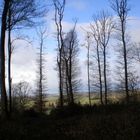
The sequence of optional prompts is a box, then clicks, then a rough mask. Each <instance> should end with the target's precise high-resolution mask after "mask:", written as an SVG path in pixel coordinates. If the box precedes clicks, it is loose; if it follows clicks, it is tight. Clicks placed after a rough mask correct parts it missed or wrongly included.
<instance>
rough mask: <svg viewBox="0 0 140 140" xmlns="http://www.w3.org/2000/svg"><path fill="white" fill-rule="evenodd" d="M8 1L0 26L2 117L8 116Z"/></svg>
mask: <svg viewBox="0 0 140 140" xmlns="http://www.w3.org/2000/svg"><path fill="white" fill-rule="evenodd" d="M9 3H10V0H5V3H4V9H3V13H2V23H1V24H2V25H1V42H0V92H1V103H2V115H3V116H4V117H6V116H7V114H8V109H7V95H6V88H5V31H6V25H7V24H6V19H7V14H8V8H9Z"/></svg>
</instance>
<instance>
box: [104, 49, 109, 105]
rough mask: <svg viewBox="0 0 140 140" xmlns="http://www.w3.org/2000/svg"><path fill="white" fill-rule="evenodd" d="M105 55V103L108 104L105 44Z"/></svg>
mask: <svg viewBox="0 0 140 140" xmlns="http://www.w3.org/2000/svg"><path fill="white" fill-rule="evenodd" d="M103 55H104V84H105V104H107V94H108V91H107V78H106V48H105V46H104V51H103Z"/></svg>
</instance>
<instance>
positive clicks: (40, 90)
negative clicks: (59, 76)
mask: <svg viewBox="0 0 140 140" xmlns="http://www.w3.org/2000/svg"><path fill="white" fill-rule="evenodd" d="M42 46H43V44H42V41H41V45H40V79H39V86H40V87H39V111H40V113H42V112H43V110H42V108H43V107H42V105H43V101H42V94H43V93H42V77H43V76H42Z"/></svg>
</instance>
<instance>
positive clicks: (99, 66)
mask: <svg viewBox="0 0 140 140" xmlns="http://www.w3.org/2000/svg"><path fill="white" fill-rule="evenodd" d="M97 41H98V40H97ZM97 61H98V72H99V82H100V101H101V104H102V105H103V104H104V103H103V91H102V74H101V63H100V54H99V43H97Z"/></svg>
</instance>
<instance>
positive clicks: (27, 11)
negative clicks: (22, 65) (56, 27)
mask: <svg viewBox="0 0 140 140" xmlns="http://www.w3.org/2000/svg"><path fill="white" fill-rule="evenodd" d="M2 6H3V8H2V17H1V43H0V48H1V50H0V68H1V70H0V81H1V82H0V93H1V108H2V114H3V115H4V116H7V115H8V112H9V113H11V112H12V93H11V92H12V78H11V56H12V51H13V47H12V40H11V38H12V37H11V36H12V31H13V30H18V29H22V27H25V26H28V27H32V26H33V25H34V23H35V22H34V19H35V18H36V17H39V16H41V15H42V14H43V12H44V9H43V10H42V9H41V7H39V6H38V5H36V1H35V0H26V1H23V0H4V1H3V5H2ZM6 31H7V32H6ZM6 33H8V35H7V36H8V41H7V42H8V91H9V95H7V93H6V86H5V72H6V71H5V54H6V53H5V49H6V47H5V46H6V45H5V39H6ZM8 97H9V98H8ZM7 98H8V99H7ZM8 100H9V103H8ZM8 105H9V106H8Z"/></svg>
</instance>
